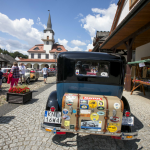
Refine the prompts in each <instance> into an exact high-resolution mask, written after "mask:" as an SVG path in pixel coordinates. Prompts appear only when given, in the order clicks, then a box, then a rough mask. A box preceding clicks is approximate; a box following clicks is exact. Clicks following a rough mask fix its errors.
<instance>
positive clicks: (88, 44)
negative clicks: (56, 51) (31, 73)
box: [0, 0, 118, 54]
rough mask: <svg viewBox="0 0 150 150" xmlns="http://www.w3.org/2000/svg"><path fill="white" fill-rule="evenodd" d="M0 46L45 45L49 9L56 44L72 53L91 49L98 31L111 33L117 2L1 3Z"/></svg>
mask: <svg viewBox="0 0 150 150" xmlns="http://www.w3.org/2000/svg"><path fill="white" fill-rule="evenodd" d="M0 2H1V9H0V47H1V48H3V49H7V50H9V51H20V52H22V53H24V54H27V50H28V49H30V48H31V47H33V46H34V45H35V44H43V42H42V41H41V38H42V36H43V30H44V27H45V26H46V25H47V20H48V11H47V10H50V15H51V21H52V29H53V30H54V32H55V36H54V38H55V42H59V43H60V44H62V45H64V47H65V48H66V49H67V50H70V51H74V50H77V51H81V50H82V51H85V50H88V49H92V48H93V47H92V39H93V37H94V36H95V35H96V34H95V33H96V31H109V30H110V28H111V25H112V21H113V18H114V15H115V12H116V9H117V2H118V0H22V1H20V0H13V1H12V0H1V1H0Z"/></svg>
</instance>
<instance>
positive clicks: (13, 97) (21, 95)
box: [7, 85, 32, 104]
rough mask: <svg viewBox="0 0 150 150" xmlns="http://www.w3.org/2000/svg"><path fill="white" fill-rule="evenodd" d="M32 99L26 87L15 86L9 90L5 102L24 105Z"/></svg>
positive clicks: (30, 92)
mask: <svg viewBox="0 0 150 150" xmlns="http://www.w3.org/2000/svg"><path fill="white" fill-rule="evenodd" d="M31 99H32V91H30V89H29V88H28V87H27V86H24V85H22V86H17V87H13V88H11V89H9V91H8V93H7V102H8V103H20V104H24V103H25V102H27V101H29V100H31Z"/></svg>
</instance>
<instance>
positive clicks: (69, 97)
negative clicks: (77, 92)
mask: <svg viewBox="0 0 150 150" xmlns="http://www.w3.org/2000/svg"><path fill="white" fill-rule="evenodd" d="M76 97H77V96H72V95H70V96H66V98H67V99H76Z"/></svg>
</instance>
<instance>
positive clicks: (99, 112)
mask: <svg viewBox="0 0 150 150" xmlns="http://www.w3.org/2000/svg"><path fill="white" fill-rule="evenodd" d="M97 114H98V115H99V116H102V115H105V112H103V111H98V112H97Z"/></svg>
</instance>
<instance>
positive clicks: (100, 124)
mask: <svg viewBox="0 0 150 150" xmlns="http://www.w3.org/2000/svg"><path fill="white" fill-rule="evenodd" d="M98 127H99V128H101V127H102V121H99V124H98ZM98 131H101V129H98Z"/></svg>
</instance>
